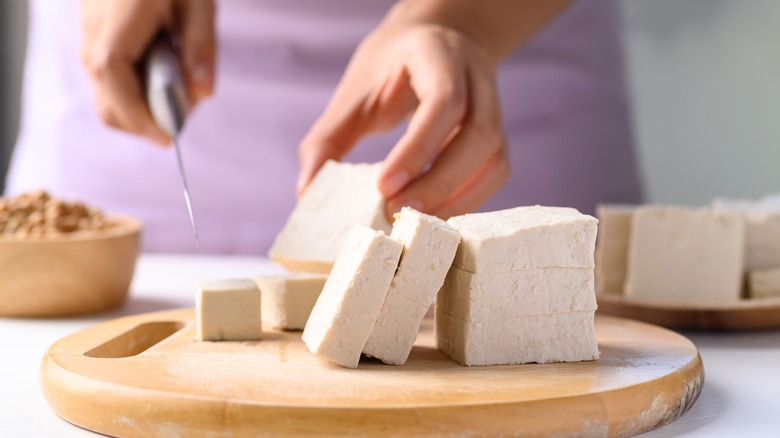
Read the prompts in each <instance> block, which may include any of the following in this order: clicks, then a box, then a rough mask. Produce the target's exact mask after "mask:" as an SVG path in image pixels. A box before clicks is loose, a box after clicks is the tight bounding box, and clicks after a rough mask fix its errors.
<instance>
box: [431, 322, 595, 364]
mask: <svg viewBox="0 0 780 438" xmlns="http://www.w3.org/2000/svg"><path fill="white" fill-rule="evenodd" d="M435 326H436V340H437V342H438V346H439V349H440V350H441V351H442V352H443V353H444V354H446V355H447V356H449V357H450V358H451V359H453V360H454V361H456V362H458V363H460V364H462V365H467V366H484V365H513V364H523V363H531V362H536V363H550V362H579V361H585V360H595V359H598V357H599V350H598V344H597V342H596V329H595V326H594V323H593V312H571V313H561V314H555V315H533V316H520V317H515V318H491V319H488V320H483V321H466V320H464V319H460V318H456V317H453V316H451V315H447V314H445V313H442V312H438V311H437V312H436V322H435Z"/></svg>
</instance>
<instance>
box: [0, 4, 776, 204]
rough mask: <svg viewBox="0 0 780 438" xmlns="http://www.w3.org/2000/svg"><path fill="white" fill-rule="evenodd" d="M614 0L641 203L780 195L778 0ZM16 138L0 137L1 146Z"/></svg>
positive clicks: (6, 20)
mask: <svg viewBox="0 0 780 438" xmlns="http://www.w3.org/2000/svg"><path fill="white" fill-rule="evenodd" d="M52 1H62V0H52ZM69 1H72V0H69ZM620 2H621V6H622V8H623V12H624V14H623V15H624V27H625V37H626V39H625V46H626V59H627V62H628V67H629V76H630V83H631V87H632V90H631V91H632V94H633V96H634V122H635V134H636V137H637V143H638V146H639V153H640V157H641V159H642V163H641V164H642V169H643V171H644V176H645V181H646V186H647V192H648V196H649V201H651V202H674V203H686V204H700V203H706V202H707V201H708V200H709V199H710V198H711V197H712V196H715V195H722V196H732V197H755V196H758V195H761V194H764V193H773V192H780V1H779V0H620ZM25 4H26V1H25V0H10V1H2V2H0V30H1V31H2V33H0V42H1V43H2V44H5V45H6V47H9V46H8V43H9V42H10V47H12V49H11V50H5V54H6V56H5V57H6V59H5V62H3V61H2V60H0V64H4V67H2V68H3V72H2V73H3V75H4V77H5V78H6V83H4V84H0V87H3V89H4V90H5V93H4V94H5V98H4V100H5V102H0V104H2V105H4V106H5V107H6V108H8V109H10V110H12V111H6V119H7V123H6V124H7V125H8V126H14V124H15V123H16V111H14V110H15V109H16V108H17V102H18V100H17V99H18V95H17V92H18V89H19V88H18V80H19V72H20V68H21V56H20V55H21V48H22V47H23V43H24V38H23V35H24V26H23V25H24V16H25V14H24V8H25ZM8 35H11V37H9V36H8ZM9 65H10V66H11V67H12V68H10V69H9V68H8V66H9ZM3 75H0V77H3ZM1 114H2V111H0V115H1ZM0 126H2V124H0ZM14 134H15V130H13V129H6V132H5V133H3V132H0V149H2V148H3V147H4V146H9V145H10V144H12V138H13V135H14Z"/></svg>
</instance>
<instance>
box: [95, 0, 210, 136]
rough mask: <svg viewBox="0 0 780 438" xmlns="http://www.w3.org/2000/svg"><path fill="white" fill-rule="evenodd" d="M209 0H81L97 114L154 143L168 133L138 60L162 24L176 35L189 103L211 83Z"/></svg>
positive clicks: (204, 94)
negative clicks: (155, 115) (149, 99)
mask: <svg viewBox="0 0 780 438" xmlns="http://www.w3.org/2000/svg"><path fill="white" fill-rule="evenodd" d="M214 18H215V6H214V0H122V1H106V0H81V27H82V44H81V58H82V62H83V63H84V65H85V67H86V69H87V72H88V73H89V77H90V81H91V83H92V88H93V90H94V94H95V106H96V108H97V113H98V116H99V117H100V120H101V121H102V122H103V123H105V124H106V125H108V126H111V127H114V128H117V129H121V130H123V131H127V132H130V133H133V134H137V135H140V136H143V137H145V138H147V139H148V140H151V141H152V142H154V143H157V144H159V145H167V144H169V143H170V138H169V137H168V135H167V134H165V132H163V131H162V129H160V128H159V127H158V126H157V124H156V123H155V122H154V120H153V119H152V116H151V113H150V112H149V107H148V105H147V103H146V97H145V91H144V90H143V86H142V83H143V82H142V79H141V77H140V74H139V69H138V67H139V65H138V64H139V62H141V60H142V58H143V56H144V55H145V53H146V50H147V48H148V47H149V45H150V44H151V42H152V40H153V39H154V38H155V36H156V35H157V33H158V32H159V31H160V30H161V29H168V30H169V31H170V32H171V33H172V34H174V35H176V36H178V37H179V38H180V41H181V57H182V67H183V70H184V76H185V81H186V82H187V88H188V92H189V97H190V100H191V104H192V105H194V104H195V103H197V101H199V100H201V99H203V98H205V97H208V96H210V95H211V93H212V91H213V88H214V60H215V51H216V49H215V47H216V41H215V35H214Z"/></svg>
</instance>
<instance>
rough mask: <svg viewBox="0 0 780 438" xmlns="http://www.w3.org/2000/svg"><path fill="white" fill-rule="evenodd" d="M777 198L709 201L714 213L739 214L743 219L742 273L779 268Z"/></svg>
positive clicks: (779, 207) (779, 241)
mask: <svg viewBox="0 0 780 438" xmlns="http://www.w3.org/2000/svg"><path fill="white" fill-rule="evenodd" d="M776 199H780V198H777V197H769V196H765V197H763V198H761V199H760V200H755V201H754V200H745V199H738V200H732V199H720V198H716V199H714V200H713V201H712V208H713V209H714V210H716V211H723V212H738V213H742V214H743V215H744V217H745V227H746V228H745V270H747V271H753V270H763V269H768V268H774V267H778V266H780V204H778V203H777V201H776Z"/></svg>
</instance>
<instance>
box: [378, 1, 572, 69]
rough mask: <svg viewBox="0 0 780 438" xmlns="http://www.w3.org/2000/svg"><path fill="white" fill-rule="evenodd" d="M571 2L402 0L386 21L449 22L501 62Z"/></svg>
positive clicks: (402, 23) (398, 23)
mask: <svg viewBox="0 0 780 438" xmlns="http://www.w3.org/2000/svg"><path fill="white" fill-rule="evenodd" d="M570 3H571V0H400V1H399V2H398V3H397V4H396V5H395V7H393V9H392V10H391V11H390V13H389V14H388V16H387V17H386V19H385V22H384V23H383V25H386V26H400V27H403V26H407V25H409V24H419V23H427V24H436V25H441V26H445V27H448V28H451V29H454V30H456V31H458V32H461V33H462V34H464V35H466V36H467V37H468V38H469V39H471V40H472V41H473V42H474V43H475V44H476V45H477V46H479V47H480V48H481V49H482V50H484V51H485V53H487V54H488V56H490V58H491V59H492V60H493V61H495V62H499V61H501V60H502V59H504V58H505V57H506V56H508V55H509V54H510V53H512V52H513V51H514V50H516V49H517V48H518V47H520V46H522V45H523V43H525V42H526V41H527V40H529V39H530V38H531V37H533V36H534V35H535V34H536V33H537V32H539V30H541V29H542V28H543V27H544V26H545V25H546V24H547V23H549V22H550V21H551V20H552V19H553V18H554V17H555V16H557V15H558V14H559V13H561V12H562V11H563V10H564V9H566V7H567V6H568V5H569V4H570Z"/></svg>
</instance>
